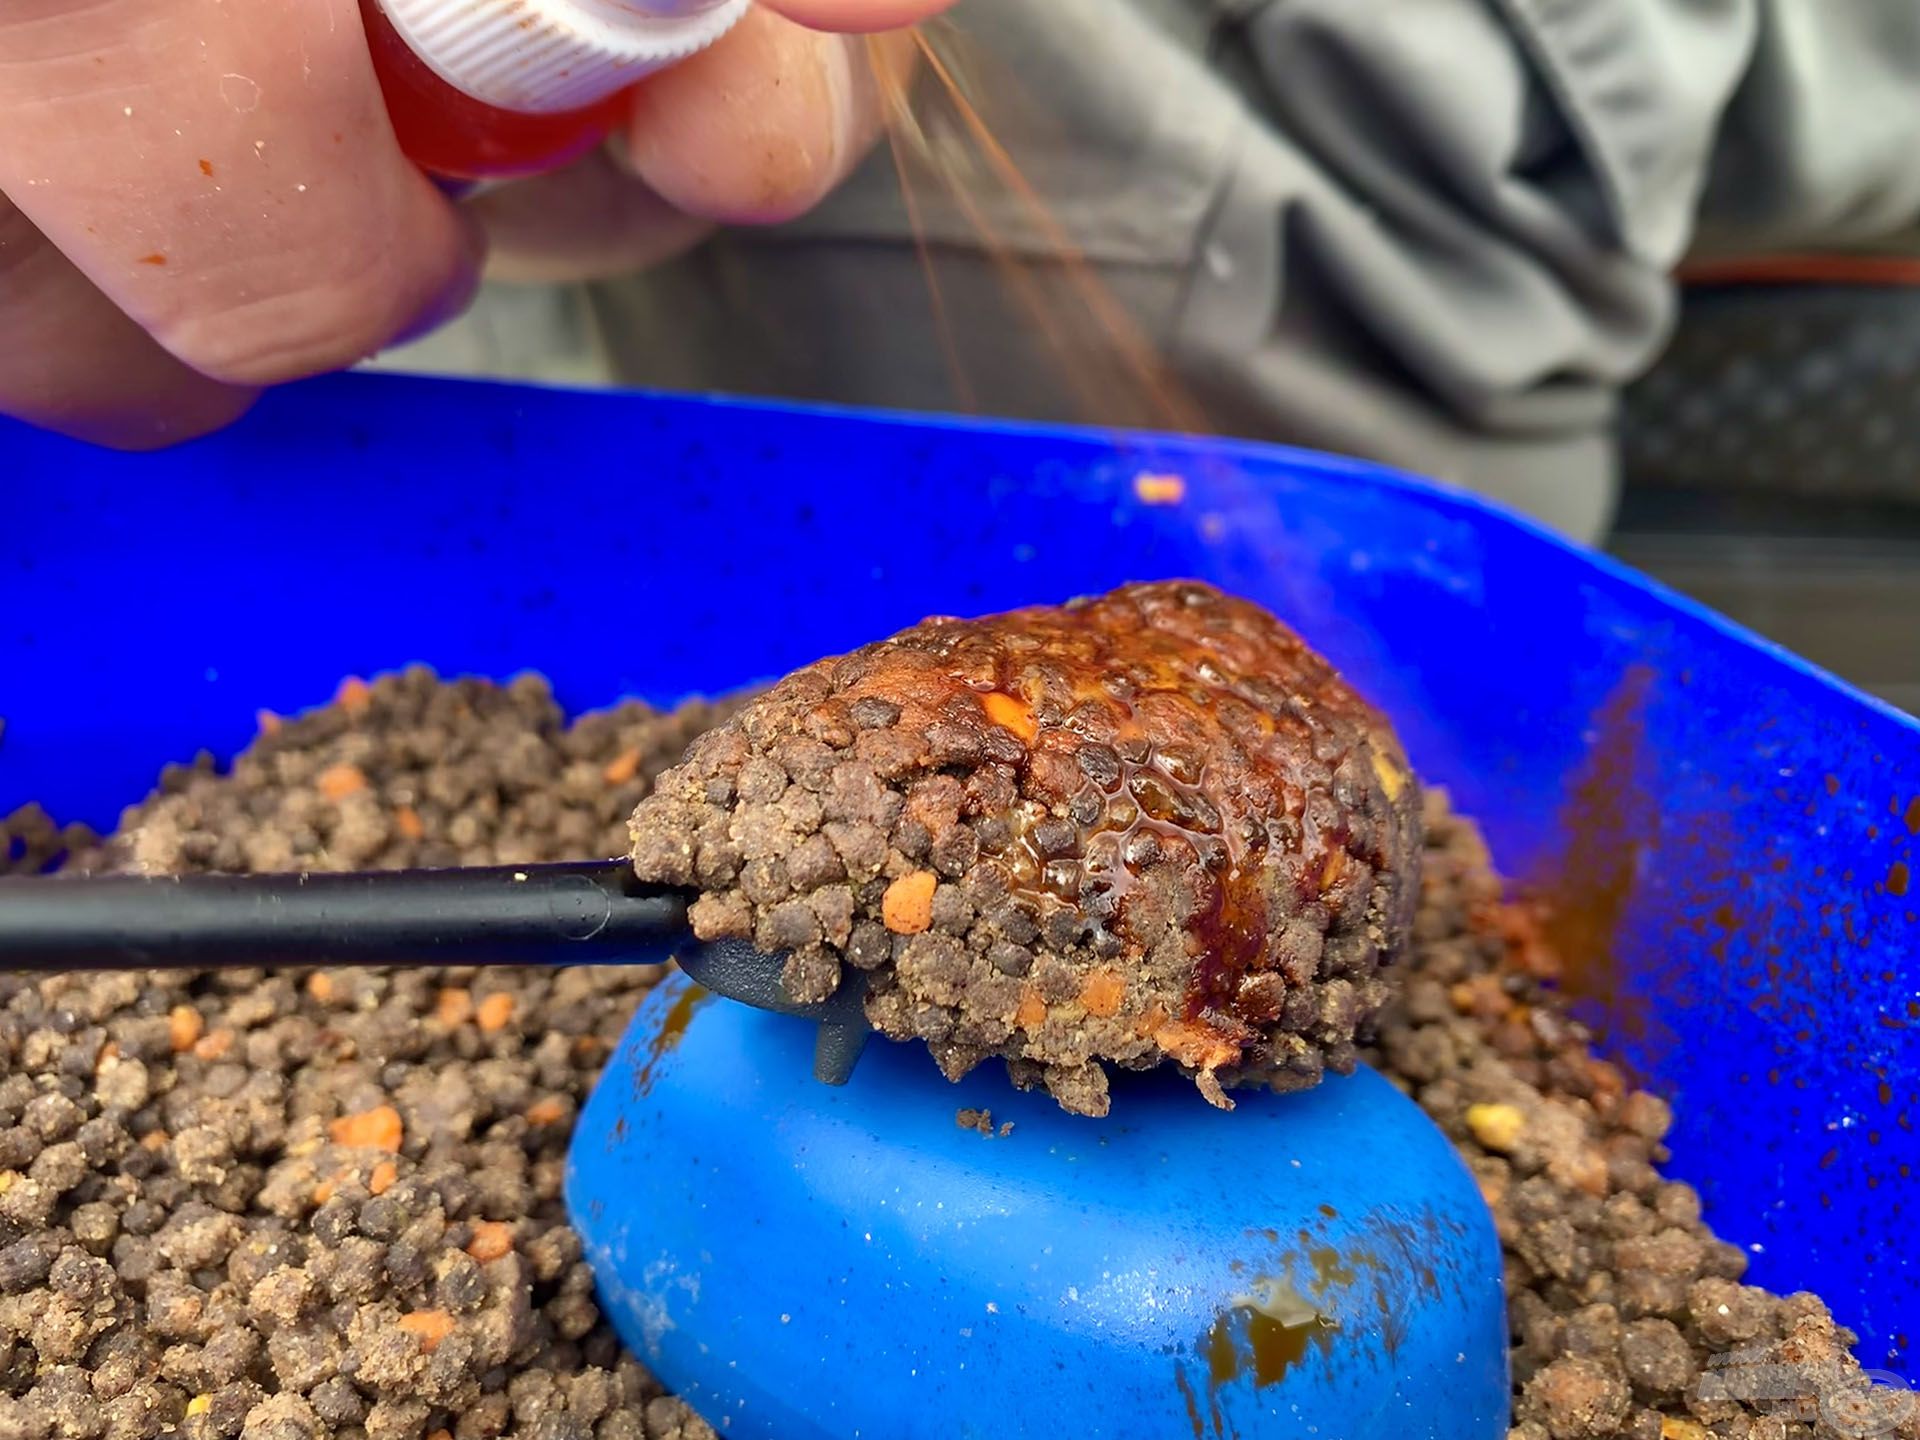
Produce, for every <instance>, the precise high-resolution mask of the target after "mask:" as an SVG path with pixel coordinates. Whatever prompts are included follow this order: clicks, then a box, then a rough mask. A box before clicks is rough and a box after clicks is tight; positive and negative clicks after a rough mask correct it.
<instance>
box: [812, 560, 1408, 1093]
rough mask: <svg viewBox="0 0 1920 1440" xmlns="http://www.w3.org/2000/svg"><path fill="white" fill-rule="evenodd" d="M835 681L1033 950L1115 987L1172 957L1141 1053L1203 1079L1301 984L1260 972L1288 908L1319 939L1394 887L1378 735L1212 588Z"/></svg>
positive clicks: (881, 658)
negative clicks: (862, 706)
mask: <svg viewBox="0 0 1920 1440" xmlns="http://www.w3.org/2000/svg"><path fill="white" fill-rule="evenodd" d="M838 664H839V665H840V666H841V667H842V671H841V675H840V676H839V677H836V680H835V685H836V701H835V703H836V704H841V705H848V706H851V705H853V704H856V703H858V702H859V701H861V700H863V699H869V698H871V699H875V700H883V701H885V702H887V703H888V704H889V705H891V706H894V707H897V709H898V711H899V718H898V720H897V721H896V724H897V726H898V727H899V728H904V729H907V730H909V731H912V732H914V733H917V734H921V735H924V736H926V737H927V739H928V744H929V747H930V751H931V754H930V759H931V761H932V763H933V768H936V769H939V770H943V771H944V772H945V773H946V774H948V775H950V776H953V777H955V778H957V779H959V780H961V781H962V782H963V783H964V784H966V786H967V787H968V793H969V795H970V797H973V798H972V799H971V800H970V801H969V803H970V804H971V805H973V806H975V807H976V808H973V809H971V810H969V811H968V812H966V813H968V814H970V815H972V816H973V817H975V818H976V819H977V820H978V821H979V822H980V823H981V829H982V832H983V833H982V834H981V836H980V839H981V844H982V853H983V856H984V857H985V858H987V859H990V860H991V861H993V862H995V863H997V864H998V865H999V866H1000V867H1002V868H1003V870H1004V874H1005V880H1006V886H1007V890H1008V898H1009V899H1010V900H1011V901H1012V902H1013V904H1014V906H1015V907H1016V908H1018V909H1020V910H1024V911H1025V912H1026V914H1027V916H1028V917H1029V918H1030V919H1031V920H1032V921H1033V922H1034V923H1035V924H1036V925H1037V926H1038V927H1039V930H1040V933H1041V934H1042V935H1043V936H1045V937H1047V939H1046V943H1047V944H1048V945H1050V946H1055V947H1058V948H1061V949H1065V948H1070V947H1073V946H1079V945H1085V946H1088V947H1090V948H1091V949H1092V950H1093V951H1094V953H1095V954H1096V955H1097V956H1099V957H1100V958H1101V959H1102V960H1103V961H1108V962H1111V963H1113V964H1114V965H1115V966H1116V967H1118V968H1120V970H1121V972H1122V973H1123V974H1124V973H1125V967H1126V966H1128V965H1129V964H1131V965H1136V966H1138V965H1143V964H1146V963H1148V962H1149V961H1151V963H1153V964H1154V965H1156V966H1159V967H1162V968H1161V969H1160V970H1159V972H1158V973H1160V974H1165V973H1167V972H1166V970H1165V968H1164V967H1166V965H1167V963H1168V961H1169V959H1170V957H1172V956H1177V955H1179V954H1180V952H1181V950H1182V949H1183V950H1184V956H1185V959H1184V965H1183V967H1182V975H1183V983H1182V986H1181V994H1180V997H1179V1000H1178V1001H1177V1002H1176V1003H1175V1004H1170V1005H1169V1006H1168V1007H1167V1010H1170V1011H1172V1013H1170V1014H1169V1013H1166V1011H1162V1012H1161V1017H1162V1018H1161V1019H1160V1020H1159V1022H1158V1023H1159V1024H1160V1025H1161V1026H1162V1027H1163V1030H1162V1031H1156V1032H1155V1035H1156V1038H1157V1039H1159V1041H1160V1043H1161V1045H1162V1047H1163V1048H1165V1049H1167V1050H1168V1051H1169V1052H1170V1053H1174V1054H1176V1055H1178V1056H1180V1057H1181V1059H1182V1061H1183V1063H1189V1064H1193V1065H1195V1066H1196V1067H1198V1068H1208V1069H1211V1068H1215V1067H1218V1066H1221V1065H1225V1064H1232V1063H1235V1059H1236V1057H1239V1056H1242V1055H1243V1054H1244V1052H1245V1048H1246V1047H1247V1046H1249V1045H1252V1044H1254V1043H1255V1042H1256V1041H1257V1040H1258V1039H1259V1037H1260V1036H1261V1035H1262V1034H1263V1033H1264V1031H1263V1029H1262V1027H1264V1026H1269V1025H1272V1024H1273V1023H1275V1022H1276V1021H1277V1020H1278V1019H1279V1017H1280V1015H1281V1013H1282V1011H1283V1010H1284V1008H1285V1003H1286V998H1287V994H1288V993H1289V991H1288V987H1289V986H1291V985H1296V984H1300V985H1304V984H1307V983H1311V976H1310V975H1309V977H1307V978H1302V977H1301V975H1300V973H1299V972H1298V970H1297V969H1295V970H1294V971H1292V972H1291V977H1290V978H1287V979H1284V980H1283V979H1282V978H1280V977H1279V976H1278V975H1277V974H1276V973H1275V972H1277V971H1278V970H1279V968H1280V964H1281V958H1282V954H1283V951H1282V947H1281V938H1282V937H1284V935H1285V933H1286V931H1287V928H1288V926H1289V925H1290V924H1292V923H1293V922H1294V921H1295V919H1296V918H1297V917H1300V916H1301V915H1302V912H1303V911H1304V912H1309V915H1308V917H1307V925H1308V926H1309V929H1310V931H1321V932H1328V931H1329V930H1330V927H1331V920H1330V916H1329V913H1328V912H1329V911H1333V912H1334V913H1344V912H1337V910H1336V908H1335V907H1337V906H1338V905H1339V904H1341V903H1344V902H1343V901H1342V900H1340V899H1337V898H1335V899H1330V898H1329V897H1331V896H1335V895H1336V892H1337V894H1338V895H1339V896H1345V895H1348V894H1353V893H1358V890H1357V887H1356V886H1354V885H1345V886H1344V888H1342V887H1343V884H1344V881H1345V879H1346V878H1347V877H1348V876H1350V875H1352V876H1362V877H1364V876H1365V874H1366V873H1367V872H1369V871H1371V873H1372V874H1373V875H1374V876H1375V877H1379V876H1381V875H1383V874H1385V873H1387V872H1389V871H1392V870H1394V869H1396V868H1398V867H1399V866H1400V864H1401V863H1402V860H1401V859H1400V858H1399V857H1396V855H1395V853H1394V850H1395V845H1396V842H1397V841H1404V840H1405V839H1406V838H1407V837H1408V835H1409V834H1410V833H1411V834H1417V825H1418V820H1417V813H1416V811H1415V808H1414V805H1413V803H1412V802H1413V800H1414V799H1415V797H1414V795H1413V794H1412V790H1413V787H1412V785H1411V777H1410V775H1409V774H1408V772H1407V769H1406V762H1405V760H1404V757H1403V756H1402V755H1401V754H1400V751H1399V747H1398V745H1397V744H1396V742H1395V741H1394V739H1393V737H1392V734H1391V731H1390V730H1389V729H1388V727H1387V726H1386V724H1385V722H1384V721H1382V720H1381V719H1380V717H1379V716H1378V715H1376V714H1375V713H1374V712H1373V711H1372V710H1371V709H1369V708H1368V707H1367V706H1366V704H1365V703H1364V702H1363V701H1361V700H1360V699H1359V697H1358V696H1356V695H1355V694H1354V693H1353V692H1352V691H1351V690H1349V689H1348V688H1347V687H1346V685H1345V684H1344V683H1343V682H1342V681H1341V680H1340V678H1339V677H1338V676H1337V675H1336V674H1335V673H1334V672H1333V670H1332V668H1331V667H1330V666H1329V665H1328V664H1327V663H1326V662H1325V661H1324V660H1323V659H1321V658H1320V657H1319V656H1318V655H1317V654H1315V653H1314V652H1313V651H1312V650H1311V649H1309V648H1308V647H1307V646H1306V644H1305V643H1304V642H1303V641H1301V640H1300V638H1299V637H1298V636H1296V635H1295V634H1294V633H1293V632H1292V631H1291V630H1289V629H1287V628H1286V627H1285V626H1284V625H1282V624H1280V623H1279V622H1278V621H1277V620H1275V619H1274V618H1273V617H1272V616H1271V615H1269V614H1267V613H1266V612H1265V611H1263V610H1261V609H1260V608H1259V607H1257V606H1254V605H1252V604H1249V603H1247V602H1245V601H1241V600H1236V599H1233V598H1230V597H1228V596H1225V595H1222V594H1220V593H1219V592H1218V591H1215V590H1212V589H1210V588H1208V587H1206V586H1201V585H1195V584H1189V583H1185V582H1167V583H1160V584H1152V585H1139V586H1130V587H1127V588H1125V589H1122V590H1119V591H1116V592H1114V593H1113V594H1110V595H1107V596H1103V597H1101V598H1099V599H1096V600H1091V601H1083V602H1075V603H1073V604H1071V605H1067V606H1058V607H1054V606H1049V607H1037V608H1033V609H1028V610H1019V611H1013V612H1010V613H1007V614H1002V615H997V616H992V617H989V618H987V619H984V620H978V621H962V620H954V619H934V620H929V621H927V622H925V623H923V624H922V625H920V626H917V627H915V628H914V629H912V630H910V631H907V632H904V633H903V634H901V635H899V636H896V637H894V638H893V639H892V640H890V641H887V642H885V643H884V645H882V646H877V647H873V648H871V649H870V650H868V651H864V652H861V653H860V654H859V655H856V656H852V657H848V658H847V659H846V660H844V661H841V662H838ZM1362 747H1368V748H1367V749H1366V750H1365V751H1364V752H1362ZM1357 753H1364V754H1366V756H1367V757H1368V759H1369V760H1370V762H1371V763H1369V764H1367V765H1364V766H1355V765H1353V764H1350V763H1347V762H1348V757H1349V756H1353V755H1355V754H1357ZM1343 766H1344V769H1343ZM1356 770H1358V771H1359V773H1358V774H1356V773H1355V772H1356ZM1336 773H1338V774H1340V775H1341V776H1342V783H1341V786H1340V791H1341V795H1342V796H1343V797H1344V799H1338V800H1337V799H1336V798H1335V794H1334V791H1335V788H1336V786H1335V778H1334V777H1335V775H1336ZM983 796H985V797H990V800H987V799H982V798H981V797H983ZM1349 807H1364V815H1365V817H1366V818H1365V820H1364V821H1362V819H1361V818H1360V817H1361V815H1362V813H1363V812H1362V810H1361V809H1360V808H1353V809H1350V808H1349ZM1362 825H1364V827H1365V829H1364V840H1363V841H1360V842H1357V841H1356V838H1355V837H1356V835H1359V834H1362V833H1363V832H1362V830H1361V829H1360V828H1359V827H1361V826H1362ZM1408 848H1409V849H1411V848H1414V847H1412V846H1409V847H1408ZM1402 888H1403V890H1404V891H1405V892H1406V893H1407V894H1411V890H1412V887H1411V885H1407V886H1404V887H1402ZM1403 918H1406V917H1401V916H1397V915H1396V916H1395V917H1393V923H1398V922H1399V921H1400V920H1401V919H1403ZM1347 919H1348V922H1349V923H1350V922H1351V920H1352V919H1353V917H1347ZM1170 936H1177V937H1178V938H1179V942H1180V943H1179V944H1178V945H1176V946H1173V947H1171V948H1170V947H1169V945H1168V940H1169V937H1170ZM1069 937H1071V938H1069ZM1309 964H1311V961H1309ZM1322 978H1324V977H1322ZM1250 982H1254V983H1250Z"/></svg>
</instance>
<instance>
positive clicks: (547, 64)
mask: <svg viewBox="0 0 1920 1440" xmlns="http://www.w3.org/2000/svg"><path fill="white" fill-rule="evenodd" d="M747 3H748V0H360V6H361V11H362V14H363V15H364V17H365V21H366V30H367V45H368V48H369V50H370V51H371V53H372V56H373V65H374V71H375V73H376V74H377V75H378V77H379V80H380V89H381V93H382V95H383V96H384V97H385V100H386V104H387V114H388V116H389V117H390V118H391V120H392V121H393V128H394V133H395V134H396V136H397V137H398V138H399V141H400V146H401V149H402V150H404V151H405V152H406V154H407V155H408V157H409V158H410V159H412V160H413V162H414V163H415V164H417V165H419V166H420V167H421V168H422V169H423V170H427V171H430V172H432V173H433V174H435V175H439V176H442V177H444V178H447V179H450V180H481V179H492V178H501V177H507V176H513V175H530V174H536V173H538V172H540V171H543V170H551V169H554V168H556V167H558V166H561V165H565V164H566V163H567V162H568V161H571V160H575V159H578V158H579V157H580V156H581V155H584V154H586V153H587V152H588V151H589V150H591V149H593V148H594V147H595V146H596V145H598V144H599V143H600V142H601V141H602V140H604V139H605V138H606V137H607V136H608V135H609V134H610V133H612V131H613V130H614V129H615V128H616V127H617V126H618V125H619V123H620V121H621V119H622V117H623V116H624V115H625V113H626V108H627V102H628V95H627V92H628V91H629V90H630V89H631V88H632V87H633V86H634V85H635V84H636V83H637V82H638V81H640V80H641V79H643V78H645V77H646V76H647V75H650V74H652V73H653V72H654V71H656V70H660V69H664V68H665V67H666V66H668V65H671V64H673V63H674V62H675V61H677V60H681V59H684V58H686V57H687V56H688V55H691V54H693V53H694V52H696V51H698V50H701V49H703V48H705V47H706V46H707V45H710V44H712V43H713V42H714V41H715V40H717V39H719V38H720V36H721V35H723V34H725V33H726V31H727V30H728V29H729V28H730V27H731V26H732V25H733V23H734V22H735V21H737V20H738V19H739V18H740V16H741V15H742V14H743V13H745V11H746V8H747Z"/></svg>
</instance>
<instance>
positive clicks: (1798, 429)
mask: <svg viewBox="0 0 1920 1440" xmlns="http://www.w3.org/2000/svg"><path fill="white" fill-rule="evenodd" d="M1621 437H1622V457H1623V465H1624V470H1625V474H1626V477H1627V488H1626V494H1625V498H1624V501H1623V503H1622V507H1621V512H1620V517H1619V521H1618V524H1617V527H1616V530H1615V533H1614V536H1613V539H1612V541H1611V543H1610V545H1609V549H1611V550H1612V552H1613V553H1614V554H1615V555H1616V556H1618V557H1619V558H1620V559H1622V560H1624V561H1626V562H1627V563H1628V564H1630V565H1633V566H1634V567H1636V568H1638V569H1640V570H1644V571H1645V572H1647V573H1648V574H1650V575H1653V576H1654V577H1656V578H1657V579H1660V580H1662V581H1665V582H1666V583H1667V584H1669V585H1671V586H1673V587H1674V588H1675V589H1677V590H1679V591H1681V592H1682V593H1684V594H1686V595H1690V596H1692V597H1693V598H1695V599H1697V600H1700V601H1702V602H1703V603H1705V604H1707V605H1710V606H1712V607H1713V608H1714V609H1716V610H1719V611H1720V612H1722V613H1723V614H1725V615H1728V616H1730V617H1731V618H1733V619H1735V620H1737V621H1739V622H1741V623H1742V624H1744V625H1746V626H1748V627H1749V628H1751V629H1753V630H1756V631H1758V632H1759V633H1760V634H1762V635H1765V636H1766V637H1767V638H1769V639H1771V640H1775V641H1778V642H1779V643H1780V644H1782V645H1785V646H1786V647H1788V648H1789V649H1791V650H1794V651H1797V652H1798V653H1800V654H1802V655H1804V656H1806V657H1807V658H1808V659H1809V660H1812V661H1813V662H1814V663H1816V664H1818V665H1822V666H1824V667H1826V668H1827V669H1829V670H1831V671H1833V672H1834V673H1836V674H1838V675H1840V676H1841V677H1842V678H1844V679H1846V680H1850V681H1852V682H1853V683H1854V684H1856V685H1858V686H1860V687H1861V688H1863V689H1865V690H1867V691H1870V692H1871V693H1873V694H1875V695H1878V696H1880V697H1881V698H1883V699H1885V700H1888V701H1890V702H1892V703H1893V704H1896V705H1899V706H1901V707H1902V708H1903V709H1905V710H1907V711H1909V712H1910V713H1914V714H1920V289H1915V288H1903V287H1898V286H1882V285H1857V284H1856V285H1824V286H1801V285H1790V286H1729V287H1716V288H1710V289H1699V290H1695V291H1692V292H1690V293H1689V294H1688V295H1687V297H1686V300H1685V303H1684V305H1683V307H1682V313H1681V319H1680V324H1679V327H1678V331H1677V333H1676V335H1675V337H1674V340H1673V343H1672V345H1671V347H1670V348H1669V350H1668V351H1667V353H1666V354H1665V355H1664V356H1663V357H1662V359H1661V361H1660V363H1659V365H1658V366H1657V367H1656V368H1655V370H1654V371H1653V373H1652V374H1651V375H1649V376H1648V377H1647V379H1646V380H1645V381H1643V382H1642V383H1641V384H1639V385H1638V386H1636V387H1634V389H1633V390H1632V391H1630V392H1629V394H1628V395H1627V398H1626V403H1625V406H1624V413H1623V417H1622V426H1621Z"/></svg>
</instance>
